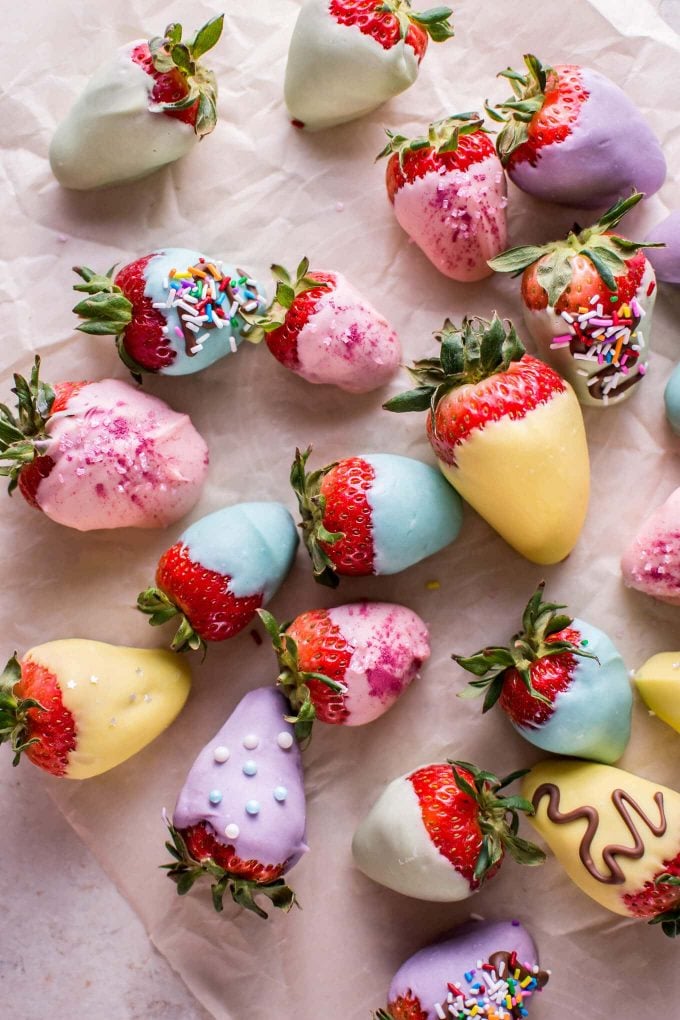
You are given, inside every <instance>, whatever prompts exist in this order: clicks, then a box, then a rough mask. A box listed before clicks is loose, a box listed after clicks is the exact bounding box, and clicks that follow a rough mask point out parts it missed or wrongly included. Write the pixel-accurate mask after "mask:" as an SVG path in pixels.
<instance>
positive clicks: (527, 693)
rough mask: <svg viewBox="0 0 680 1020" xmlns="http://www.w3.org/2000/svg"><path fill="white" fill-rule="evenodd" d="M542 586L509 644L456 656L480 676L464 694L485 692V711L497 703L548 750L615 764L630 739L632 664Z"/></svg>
mask: <svg viewBox="0 0 680 1020" xmlns="http://www.w3.org/2000/svg"><path fill="white" fill-rule="evenodd" d="M543 587H544V586H543V585H542V584H541V585H540V586H539V588H538V591H536V592H535V594H534V595H533V596H532V598H531V599H530V601H529V604H528V605H527V607H526V609H525V610H524V615H523V616H522V629H521V630H520V631H519V633H517V634H515V635H514V637H513V638H512V640H511V641H510V642H509V644H508V646H507V647H497V646H492V647H487V648H483V649H482V650H481V651H480V652H477V653H476V654H475V655H471V656H463V655H454V656H453V658H454V659H455V661H456V662H457V663H458V665H459V666H462V667H463V669H466V670H467V671H468V672H469V673H472V674H474V676H476V677H477V678H478V679H476V680H472V681H471V682H470V686H469V687H468V689H467V690H466V691H463V692H462V694H461V695H460V696H461V697H476V696H477V695H479V694H481V693H482V692H484V694H485V697H484V709H483V710H484V712H488V711H489V709H490V708H492V707H493V706H494V705H495V704H496V702H498V704H499V705H500V707H501V708H502V709H503V711H504V712H505V713H506V715H508V716H509V718H510V721H511V722H512V725H513V726H514V727H515V729H516V730H517V732H518V733H521V735H522V736H523V737H524V738H525V739H526V740H528V741H530V743H532V744H535V745H536V747H541V748H543V750H544V751H552V752H553V753H555V754H568V755H574V757H577V758H591V759H593V760H594V761H600V762H605V763H606V764H611V763H612V762H615V761H618V759H619V758H620V757H621V755H622V754H623V752H624V751H625V749H626V745H627V744H628V740H629V739H630V718H631V712H632V709H633V696H632V692H631V687H630V681H629V678H628V670H627V669H626V666H625V663H624V661H623V659H622V658H621V656H620V655H619V653H618V651H617V650H616V648H615V647H614V645H613V643H612V642H611V640H610V639H609V638H608V637H607V635H606V634H605V633H603V631H601V630H599V629H598V628H597V627H593V626H592V624H589V623H585V622H584V621H583V620H572V619H571V617H569V616H565V615H563V614H561V613H560V612H559V610H560V609H564V608H565V607H564V606H560V605H556V604H555V603H552V602H544V601H543Z"/></svg>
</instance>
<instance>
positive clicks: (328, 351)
mask: <svg viewBox="0 0 680 1020" xmlns="http://www.w3.org/2000/svg"><path fill="white" fill-rule="evenodd" d="M272 272H273V274H274V278H275V280H276V295H275V297H274V300H273V302H272V304H271V305H270V307H269V309H268V310H267V314H266V315H256V316H253V315H247V321H248V322H249V323H250V324H252V325H253V326H254V327H255V329H254V331H253V333H252V334H251V336H250V337H249V338H248V339H253V340H255V341H257V340H258V339H262V338H263V337H264V339H265V340H266V343H267V347H268V348H269V350H270V351H271V353H272V354H273V355H274V357H275V358H276V360H277V361H280V362H281V364H282V365H285V367H286V368H289V369H290V370H291V372H295V374H296V375H299V376H301V377H302V378H303V379H306V380H307V382H311V383H326V384H328V385H331V386H338V387H339V388H340V389H341V390H346V391H347V392H348V393H368V392H370V391H371V390H375V389H377V388H378V387H380V386H384V385H385V383H386V382H387V381H388V380H389V379H391V378H392V376H393V375H394V373H395V372H396V370H397V368H398V366H399V362H400V360H401V345H400V343H399V340H398V338H397V334H396V333H395V332H394V330H393V329H392V327H391V326H390V324H389V322H388V321H387V319H385V318H384V317H383V316H382V315H381V314H380V312H378V311H376V309H375V308H374V307H373V306H372V305H371V304H369V302H368V301H367V300H366V299H365V298H364V297H363V296H362V295H361V294H360V293H359V291H358V290H357V289H356V288H355V287H354V286H353V285H352V284H351V283H350V282H349V281H348V280H347V279H346V278H345V277H344V276H343V275H342V274H341V273H335V272H332V273H327V272H319V271H317V270H313V271H312V272H310V271H309V260H308V259H306V258H304V259H303V260H302V261H301V262H300V265H299V266H298V267H297V270H296V273H295V277H293V276H291V274H290V273H289V272H288V271H287V270H286V269H284V268H283V266H277V265H274V266H272Z"/></svg>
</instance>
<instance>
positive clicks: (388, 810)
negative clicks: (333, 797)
mask: <svg viewBox="0 0 680 1020" xmlns="http://www.w3.org/2000/svg"><path fill="white" fill-rule="evenodd" d="M524 774H525V773H524V772H514V773H513V774H512V775H510V776H507V777H506V778H505V779H502V780H501V779H499V778H498V777H497V776H494V775H493V774H492V773H491V772H484V771H482V770H481V769H478V768H477V767H476V766H475V765H471V764H470V763H469V762H451V761H450V762H448V763H443V764H433V765H424V766H423V767H422V768H419V769H416V771H415V772H409V773H407V774H406V775H405V776H401V777H400V778H399V779H394V780H393V781H392V782H391V783H390V784H389V785H388V786H387V787H386V788H385V790H384V791H383V792H382V794H381V795H380V797H379V798H378V800H377V801H376V803H375V804H374V805H373V807H372V808H371V810H370V811H369V813H368V815H367V816H366V817H365V818H364V820H363V821H362V822H361V823H360V825H359V827H358V829H357V831H356V832H355V834H354V840H353V842H352V853H353V854H354V860H355V862H356V864H357V866H358V867H359V868H360V869H361V871H363V872H364V874H365V875H367V876H368V878H371V879H373V881H374V882H378V883H379V884H380V885H385V886H387V888H388V889H394V890H395V891H396V892H400V893H403V894H404V895H405V896H413V897H415V898H416V899H419V900H429V901H431V902H443V903H450V902H454V901H456V900H464V899H466V898H467V897H468V896H471V895H472V894H473V893H475V892H477V890H478V889H479V888H480V887H481V885H482V884H483V883H484V882H487V881H489V880H490V879H491V878H493V876H494V875H495V874H496V872H497V871H498V869H499V868H500V866H501V864H502V863H503V858H504V857H505V854H506V852H507V853H509V854H510V856H511V857H513V858H514V860H516V861H517V862H518V863H520V864H528V865H535V864H541V863H542V862H543V860H544V858H545V855H544V854H543V852H542V851H541V850H539V849H538V847H537V846H534V844H533V843H528V842H527V841H526V840H525V839H522V838H521V837H520V836H518V835H517V830H518V825H519V813H520V812H527V813H529V814H531V813H533V809H532V807H531V804H529V803H528V801H525V800H523V799H522V798H521V797H505V796H504V795H503V794H501V792H500V791H501V790H503V789H504V788H505V787H506V786H509V785H510V783H512V782H514V781H515V780H516V779H518V778H519V777H520V776H523V775H524Z"/></svg>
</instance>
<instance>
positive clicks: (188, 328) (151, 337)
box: [73, 248, 265, 376]
mask: <svg viewBox="0 0 680 1020" xmlns="http://www.w3.org/2000/svg"><path fill="white" fill-rule="evenodd" d="M75 272H76V273H77V274H78V275H79V276H80V277H81V278H82V280H83V281H84V282H83V283H78V284H75V285H74V288H73V289H74V290H76V291H78V292H79V293H80V294H85V295H86V297H84V298H82V299H81V300H80V301H79V302H78V304H77V305H76V306H75V308H74V309H73V311H74V312H75V313H76V315H78V316H80V318H81V319H82V320H83V321H82V322H81V324H80V325H79V326H78V327H77V328H78V329H79V330H81V332H83V333H88V334H90V335H92V336H115V338H116V346H117V348H118V353H119V355H120V357H121V359H122V361H123V362H124V364H125V365H127V367H128V368H129V369H130V370H131V371H132V372H133V374H134V375H135V376H138V375H139V373H141V372H157V373H159V374H160V375H190V374H193V373H194V372H200V371H201V370H202V369H204V368H207V367H209V366H210V365H213V364H214V363H215V362H216V361H219V360H220V359H222V358H225V357H227V356H228V355H230V354H236V352H237V350H238V348H239V347H240V345H241V343H242V341H243V340H245V339H247V338H248V335H249V334H250V333H252V326H250V325H248V323H247V322H246V321H245V318H244V315H252V314H254V313H255V312H258V311H263V310H264V307H265V302H264V300H263V298H262V290H261V288H260V287H259V286H258V284H257V281H256V280H254V279H253V278H252V276H251V275H250V273H249V272H248V271H247V270H243V269H239V268H237V267H236V266H234V265H231V264H230V263H226V262H223V261H222V260H220V259H211V258H209V257H208V256H206V255H202V254H201V253H200V252H198V251H194V250H192V249H190V248H160V249H158V250H157V251H154V252H151V254H150V255H144V256H142V257H141V258H139V259H135V261H134V262H130V263H128V264H127V265H125V266H122V267H121V268H120V269H118V270H117V271H116V273H115V276H114V274H113V270H111V271H110V272H109V273H108V274H107V275H105V276H102V275H99V274H98V273H95V272H94V271H93V270H92V269H88V268H87V266H77V267H75Z"/></svg>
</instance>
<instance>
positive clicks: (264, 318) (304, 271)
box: [239, 257, 329, 343]
mask: <svg viewBox="0 0 680 1020" xmlns="http://www.w3.org/2000/svg"><path fill="white" fill-rule="evenodd" d="M271 272H272V276H273V277H274V279H275V280H276V292H275V294H274V298H273V300H272V302H271V304H270V305H269V308H268V309H267V311H266V314H265V315H258V314H257V313H252V314H249V313H247V312H244V311H243V309H241V310H240V312H239V314H240V315H241V316H242V318H243V319H244V320H245V321H246V322H247V323H248V324H249V325H250V326H252V327H253V330H252V333H250V334H249V336H248V339H249V340H250V342H251V343H259V342H260V341H261V340H263V339H264V337H265V335H266V334H267V333H273V332H274V330H277V329H280V328H281V326H283V325H284V322H285V319H286V314H287V313H288V312H289V311H290V309H291V307H292V305H293V302H294V301H295V299H296V298H297V297H299V296H300V295H301V294H306V293H307V291H310V290H316V289H317V288H321V289H329V285H328V284H327V283H325V282H324V281H322V280H315V279H314V277H313V276H310V275H309V259H308V258H307V257H305V258H303V259H302V261H301V262H300V264H299V265H298V267H297V269H296V271H295V276H294V277H293V276H291V274H290V273H289V272H288V270H287V269H285V268H284V267H283V266H279V265H276V263H274V264H273V265H272V266H271Z"/></svg>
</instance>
